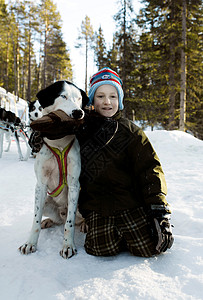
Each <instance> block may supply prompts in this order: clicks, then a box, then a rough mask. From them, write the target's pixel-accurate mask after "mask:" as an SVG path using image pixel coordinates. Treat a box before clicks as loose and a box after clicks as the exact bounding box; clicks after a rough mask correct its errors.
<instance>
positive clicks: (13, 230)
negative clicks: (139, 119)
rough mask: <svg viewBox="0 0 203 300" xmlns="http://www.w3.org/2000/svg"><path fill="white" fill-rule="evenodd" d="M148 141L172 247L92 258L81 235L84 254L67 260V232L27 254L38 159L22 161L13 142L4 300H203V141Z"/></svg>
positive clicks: (0, 210) (51, 233)
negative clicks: (167, 209)
mask: <svg viewBox="0 0 203 300" xmlns="http://www.w3.org/2000/svg"><path fill="white" fill-rule="evenodd" d="M146 134H147V135H148V137H149V139H150V141H151V142H152V144H153V146H154V148H155V150H156V152H157V154H158V156H159V158H160V160H161V162H162V166H163V169H164V172H165V175H166V180H167V184H168V196H167V200H168V202H169V203H170V204H171V208H172V224H174V226H175V227H174V229H173V231H174V237H175V242H174V245H173V247H172V248H171V249H170V250H168V251H167V252H166V253H164V254H162V255H160V256H157V257H153V258H140V257H133V256H132V255H130V254H129V253H128V252H124V253H121V254H119V255H118V256H115V257H94V256H90V255H88V254H86V253H85V251H84V248H83V244H84V239H85V235H84V234H83V233H80V232H79V229H78V228H77V229H76V240H75V241H76V245H77V248H78V254H77V255H76V256H74V257H72V258H71V259H69V260H65V259H63V258H61V257H60V255H59V251H60V250H61V245H62V239H63V227H62V226H60V227H54V228H50V229H45V230H43V231H42V232H41V234H40V238H39V243H38V250H37V252H36V253H33V254H30V255H27V256H24V255H21V254H20V253H19V252H18V250H17V249H18V247H19V246H20V245H22V244H23V243H24V242H25V241H26V239H27V237H28V234H29V231H30V229H31V225H32V217H33V206H34V188H35V175H34V168H33V165H34V159H33V158H30V159H29V160H28V161H19V160H18V154H17V149H16V145H15V142H14V141H12V145H11V149H10V152H8V153H5V152H4V153H3V156H2V158H1V159H0V183H1V188H0V191H1V192H0V220H1V223H0V226H1V230H0V237H1V247H0V270H1V271H0V294H1V299H8V300H18V299H19V300H24V299H26V300H27V299H29V300H32V299H34V300H35V299H36V300H38V299H44V300H46V299H49V300H52V299H57V300H66V299H67V300H85V299H90V300H97V299H102V300H112V299H115V300H117V299H118V300H121V299H122V300H127V299H133V300H134V299H136V300H142V299H145V300H149V299H150V300H151V299H158V300H162V299H173V300H174V299H176V300H177V299H178V300H179V299H184V300H197V299H198V300H199V299H203V250H202V249H203V184H202V178H203V141H200V140H198V139H196V138H194V137H193V136H191V135H189V134H187V133H183V132H180V131H164V130H157V131H153V132H150V131H147V132H146ZM21 144H22V143H21ZM23 147H24V145H23Z"/></svg>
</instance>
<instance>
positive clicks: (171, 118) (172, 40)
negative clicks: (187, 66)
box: [168, 1, 176, 130]
mask: <svg viewBox="0 0 203 300" xmlns="http://www.w3.org/2000/svg"><path fill="white" fill-rule="evenodd" d="M173 22H175V20H174V1H172V4H171V23H173ZM175 94H176V91H175V36H174V32H173V28H172V32H171V34H170V62H169V120H168V129H169V130H172V129H174V128H175Z"/></svg>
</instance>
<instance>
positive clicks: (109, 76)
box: [87, 68, 124, 110]
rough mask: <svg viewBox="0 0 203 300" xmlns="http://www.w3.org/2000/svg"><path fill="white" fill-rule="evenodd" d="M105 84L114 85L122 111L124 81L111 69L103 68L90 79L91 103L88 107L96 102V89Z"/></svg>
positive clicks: (89, 95)
mask: <svg viewBox="0 0 203 300" xmlns="http://www.w3.org/2000/svg"><path fill="white" fill-rule="evenodd" d="M103 84H110V85H113V86H114V87H115V88H116V89H117V92H118V101H119V103H118V108H119V109H120V110H122V109H123V97H124V94H123V89H122V81H121V79H120V78H119V76H118V74H117V73H116V72H114V71H113V70H111V69H110V68H103V69H101V70H100V71H98V72H97V73H95V74H94V75H93V76H92V78H91V79H90V89H89V93H88V97H89V102H88V104H87V105H91V104H92V103H93V101H94V94H95V92H96V89H97V88H98V87H99V86H101V85H103Z"/></svg>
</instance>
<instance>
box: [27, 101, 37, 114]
mask: <svg viewBox="0 0 203 300" xmlns="http://www.w3.org/2000/svg"><path fill="white" fill-rule="evenodd" d="M35 102H36V101H32V102H29V106H28V109H29V112H32V111H33V110H34V109H35Z"/></svg>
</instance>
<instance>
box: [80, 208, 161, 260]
mask: <svg viewBox="0 0 203 300" xmlns="http://www.w3.org/2000/svg"><path fill="white" fill-rule="evenodd" d="M85 222H86V224H87V226H88V232H87V235H86V240H85V250H86V252H87V253H88V254H91V255H95V256H110V255H116V254H118V253H119V252H121V251H123V250H126V249H128V250H129V251H130V252H131V253H132V254H133V255H135V256H142V257H151V256H152V255H155V254H158V252H157V251H156V249H155V246H156V245H155V242H154V240H153V238H152V235H151V231H150V223H149V222H148V221H147V215H146V213H145V212H144V209H143V208H142V207H140V208H137V209H134V210H133V211H130V210H125V211H122V212H119V213H117V214H116V215H114V216H108V217H103V216H101V215H100V214H98V213H96V212H95V211H93V212H91V213H90V214H89V215H88V216H87V218H86V219H85Z"/></svg>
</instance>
